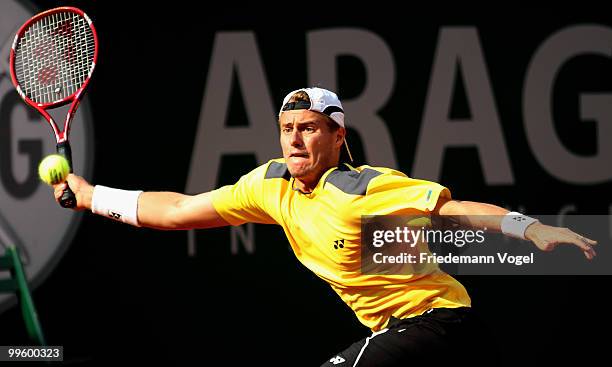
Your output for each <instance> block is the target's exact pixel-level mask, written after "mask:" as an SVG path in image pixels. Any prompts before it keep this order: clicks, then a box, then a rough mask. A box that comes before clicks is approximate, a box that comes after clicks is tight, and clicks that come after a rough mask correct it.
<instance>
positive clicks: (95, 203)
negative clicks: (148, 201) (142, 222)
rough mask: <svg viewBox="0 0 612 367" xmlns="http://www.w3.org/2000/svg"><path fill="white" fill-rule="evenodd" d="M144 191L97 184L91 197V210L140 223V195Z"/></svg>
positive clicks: (119, 219) (131, 222)
mask: <svg viewBox="0 0 612 367" xmlns="http://www.w3.org/2000/svg"><path fill="white" fill-rule="evenodd" d="M141 193H142V191H128V190H119V189H113V188H111V187H106V186H102V185H96V186H95V187H94V191H93V197H92V199H91V211H92V212H93V213H95V214H99V215H103V216H105V217H108V218H111V219H114V220H117V221H119V222H123V223H128V224H131V225H133V226H137V227H139V225H138V197H139V196H140V194H141Z"/></svg>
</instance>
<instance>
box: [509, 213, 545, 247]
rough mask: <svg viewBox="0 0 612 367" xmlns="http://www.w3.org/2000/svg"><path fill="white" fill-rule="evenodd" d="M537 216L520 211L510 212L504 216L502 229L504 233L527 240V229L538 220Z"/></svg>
mask: <svg viewBox="0 0 612 367" xmlns="http://www.w3.org/2000/svg"><path fill="white" fill-rule="evenodd" d="M537 221H538V220H537V219H535V218H531V217H528V216H526V215H523V214H521V213H518V212H509V213H508V214H506V215H505V216H504V218H502V222H501V231H502V233H503V234H505V235H508V236H511V237H515V238H520V239H522V240H525V239H526V238H525V231H526V230H527V227H529V226H530V225H531V224H533V223H535V222H537Z"/></svg>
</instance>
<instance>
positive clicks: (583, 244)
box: [570, 236, 597, 260]
mask: <svg viewBox="0 0 612 367" xmlns="http://www.w3.org/2000/svg"><path fill="white" fill-rule="evenodd" d="M577 237H578V238H576V239H573V240H572V241H571V242H570V243H573V244H574V245H576V246H578V247H580V249H581V250H582V251H583V252H584V256H586V258H587V259H589V260H592V259H593V258H594V257H595V255H597V253H596V252H595V249H593V246H592V245H591V244H597V241H593V240H589V239H588V238H586V237H582V236H577Z"/></svg>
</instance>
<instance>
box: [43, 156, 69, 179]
mask: <svg viewBox="0 0 612 367" xmlns="http://www.w3.org/2000/svg"><path fill="white" fill-rule="evenodd" d="M69 173H70V165H69V164H68V161H67V160H66V158H64V157H63V156H61V155H59V154H51V155H48V156H46V157H45V158H44V159H43V160H42V161H41V162H40V164H39V165H38V175H39V176H40V179H41V180H42V181H43V182H44V183H46V184H47V185H55V184H58V183H61V182H64V181H65V180H66V177H68V174H69Z"/></svg>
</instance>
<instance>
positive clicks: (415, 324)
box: [321, 307, 499, 367]
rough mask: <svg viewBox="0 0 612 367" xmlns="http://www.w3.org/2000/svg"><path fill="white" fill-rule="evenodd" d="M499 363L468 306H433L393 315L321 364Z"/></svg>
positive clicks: (388, 366) (365, 366)
mask: <svg viewBox="0 0 612 367" xmlns="http://www.w3.org/2000/svg"><path fill="white" fill-rule="evenodd" d="M415 363H424V364H423V366H428V367H429V366H447V367H448V366H452V365H457V364H458V363H461V365H463V363H465V365H470V366H473V365H488V366H496V365H499V360H498V354H497V350H496V348H494V343H491V340H490V338H489V337H488V336H487V333H486V332H484V329H483V328H482V327H481V326H480V324H479V323H478V322H477V321H476V320H474V318H473V315H472V311H471V309H470V308H469V307H462V308H435V309H432V310H429V311H428V312H426V313H424V314H422V315H420V316H416V317H411V318H406V319H401V320H400V319H397V318H394V317H392V318H391V320H390V321H389V325H388V328H387V329H384V330H381V331H379V332H376V333H374V334H372V335H371V336H369V337H367V338H365V339H362V340H360V341H358V342H356V343H354V344H353V345H351V346H350V347H348V348H347V349H345V350H344V351H342V352H340V353H338V354H336V355H335V356H333V357H331V358H330V359H329V360H327V361H326V362H325V363H324V364H323V365H322V366H321V367H346V366H348V367H370V366H377V367H391V366H418V364H415Z"/></svg>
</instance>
